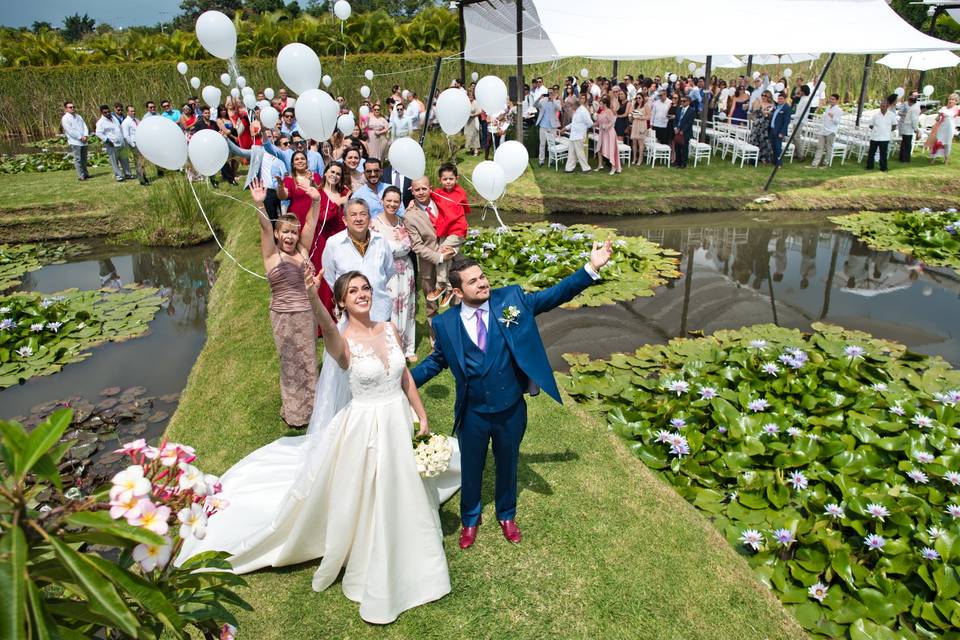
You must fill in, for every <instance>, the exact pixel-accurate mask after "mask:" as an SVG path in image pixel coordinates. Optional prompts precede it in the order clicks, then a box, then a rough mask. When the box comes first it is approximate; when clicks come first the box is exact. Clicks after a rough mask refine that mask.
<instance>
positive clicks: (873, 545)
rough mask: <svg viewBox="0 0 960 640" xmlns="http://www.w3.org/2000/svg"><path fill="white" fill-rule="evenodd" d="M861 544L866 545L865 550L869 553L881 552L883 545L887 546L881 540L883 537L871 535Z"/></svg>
mask: <svg viewBox="0 0 960 640" xmlns="http://www.w3.org/2000/svg"><path fill="white" fill-rule="evenodd" d="M863 543H864V544H865V545H867V548H868V549H870V550H871V551H882V550H883V545H885V544H887V541H886V540H884V539H883V536H878V535H877V534H875V533H871V534H870V535H868V536H867V537H866V538H864V539H863Z"/></svg>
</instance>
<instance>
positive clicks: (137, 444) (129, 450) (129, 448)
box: [114, 438, 147, 455]
mask: <svg viewBox="0 0 960 640" xmlns="http://www.w3.org/2000/svg"><path fill="white" fill-rule="evenodd" d="M146 446H147V441H146V440H144V439H143V438H139V439H137V440H134V441H133V442H128V443H126V444H125V445H123V446H122V447H120V448H119V449H116V450H115V451H114V453H125V454H127V455H136V454H138V453H140V452H141V451H143V448H144V447H146Z"/></svg>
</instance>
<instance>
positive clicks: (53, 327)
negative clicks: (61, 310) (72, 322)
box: [47, 322, 63, 333]
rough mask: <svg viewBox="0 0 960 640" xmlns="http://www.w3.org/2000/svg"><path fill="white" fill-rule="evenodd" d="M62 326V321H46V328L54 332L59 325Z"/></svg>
mask: <svg viewBox="0 0 960 640" xmlns="http://www.w3.org/2000/svg"><path fill="white" fill-rule="evenodd" d="M62 326H63V323H62V322H48V323H47V329H49V330H50V331H53V332H54V333H56V332H57V331H58V330H59V329H60V327H62Z"/></svg>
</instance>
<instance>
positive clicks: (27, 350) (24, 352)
mask: <svg viewBox="0 0 960 640" xmlns="http://www.w3.org/2000/svg"><path fill="white" fill-rule="evenodd" d="M17 355H18V356H20V357H21V358H29V357H30V356H32V355H33V347H31V346H24V347H20V348H19V349H17Z"/></svg>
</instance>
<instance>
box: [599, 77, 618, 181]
mask: <svg viewBox="0 0 960 640" xmlns="http://www.w3.org/2000/svg"><path fill="white" fill-rule="evenodd" d="M600 104H601V105H603V106H602V107H601V109H600V111H599V112H598V113H597V128H598V129H600V153H598V154H597V168H596V171H600V170H601V169H603V159H604V158H606V159H607V161H608V162H609V163H610V175H613V174H614V173H620V170H621V167H620V149H619V148H618V141H617V132H616V129H615V126H616V121H617V113H616V111H614V110H613V109H612V108H611V106H610V104H611V103H610V96H603V97H602V98H601V99H600Z"/></svg>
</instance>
